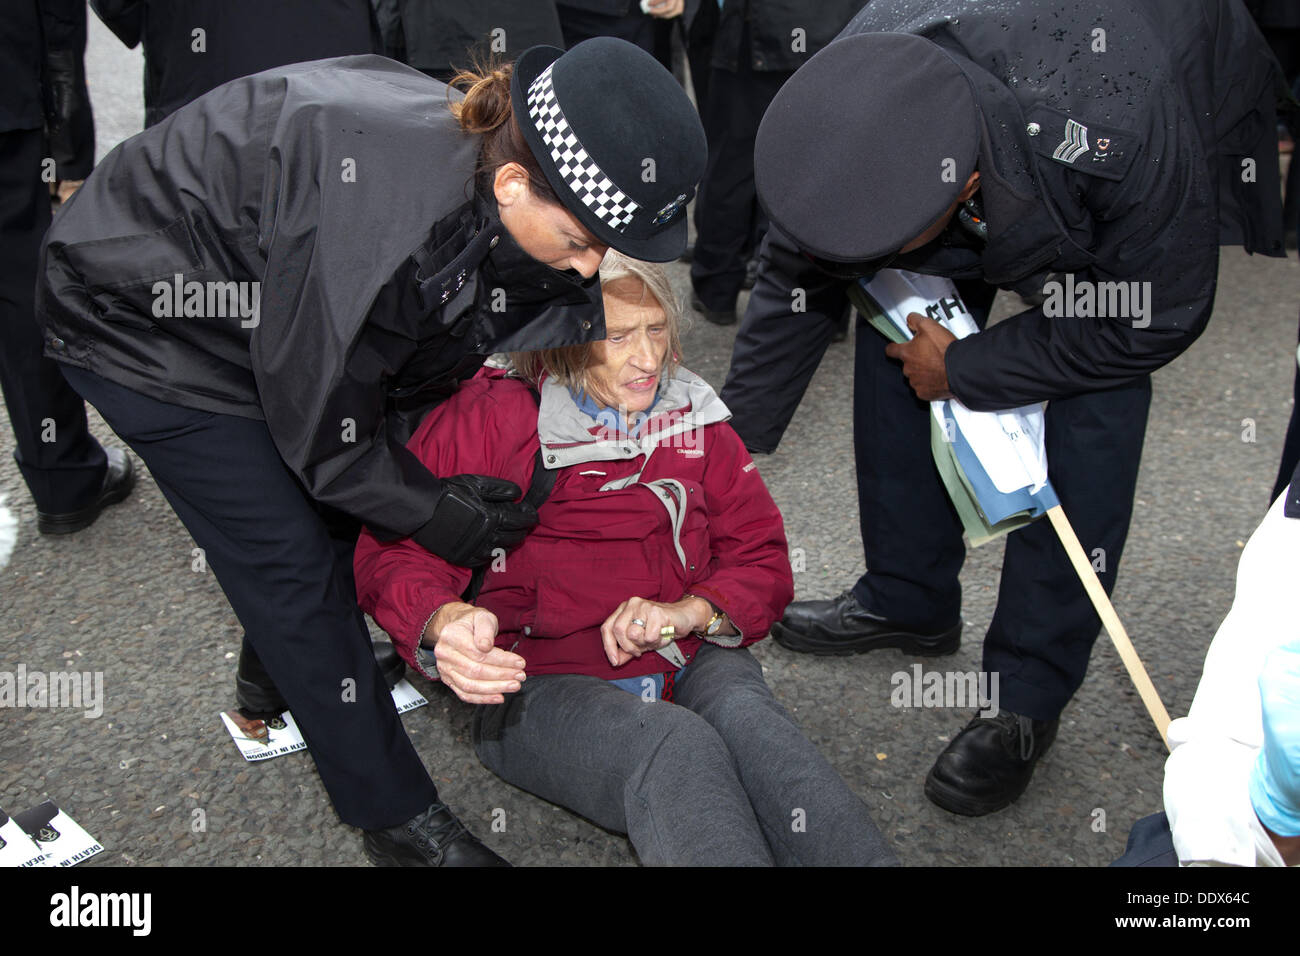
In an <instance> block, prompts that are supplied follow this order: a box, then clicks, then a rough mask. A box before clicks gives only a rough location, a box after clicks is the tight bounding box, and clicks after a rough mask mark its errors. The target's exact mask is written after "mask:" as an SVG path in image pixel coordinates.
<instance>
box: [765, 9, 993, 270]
mask: <svg viewBox="0 0 1300 956" xmlns="http://www.w3.org/2000/svg"><path fill="white" fill-rule="evenodd" d="M980 125H981V119H980V113H979V110H978V108H977V106H976V103H975V98H974V94H973V93H972V91H971V88H970V83H969V82H968V80H967V79H966V76H965V74H964V73H962V71H961V70H960V69H959V68H958V67H957V65H956V64H955V63H954V62H953V60H952V59H951V58H950V57H949V56H948V55H947V54H946V53H944V51H943V50H941V49H940V48H939V47H938V46H937V45H935V44H933V43H931V42H930V41H929V40H926V39H924V38H922V37H917V36H912V35H910V34H905V33H866V34H861V35H858V36H851V37H843V38H842V39H839V40H835V41H834V42H833V43H831V44H830V45H829V46H827V47H826V48H825V49H823V50H822V51H821V52H820V53H818V54H817V55H816V56H814V57H813V58H812V59H811V60H809V61H808V62H807V63H805V64H804V65H803V66H802V67H800V68H799V70H798V71H796V72H795V74H794V75H793V76H792V77H791V78H790V79H789V80H787V81H786V83H785V85H784V86H782V87H781V90H780V92H778V93H777V95H776V97H775V99H773V101H772V105H771V106H769V107H768V110H767V112H766V113H765V114H764V116H763V122H762V124H761V125H760V126H759V129H758V138H757V141H756V143H755V147H754V180H755V185H756V187H757V189H758V198H759V201H760V202H761V203H762V205H763V208H764V210H766V212H767V214H768V217H769V218H770V219H771V220H772V222H773V223H775V224H776V225H777V226H778V227H779V228H780V229H781V231H782V232H784V233H785V234H786V235H788V236H789V237H790V238H791V239H793V240H794V241H795V243H796V244H797V245H798V246H799V247H800V249H802V250H803V251H804V252H807V253H810V254H811V255H814V256H817V257H819V258H822V259H829V260H833V261H835V262H857V261H863V260H870V259H878V258H880V257H882V256H887V255H890V254H892V253H896V252H898V250H899V249H901V248H902V247H903V246H904V245H906V244H907V243H908V242H910V241H911V240H913V239H915V238H916V237H917V236H919V235H920V234H921V233H923V232H925V230H926V229H927V228H929V227H930V226H931V225H933V224H934V222H935V221H936V220H937V219H938V218H939V217H940V216H941V215H942V214H943V213H944V212H946V211H947V209H948V207H949V206H951V205H952V204H953V202H955V201H956V199H957V195H958V193H960V192H961V190H962V187H964V186H965V185H966V180H967V178H968V177H969V176H970V174H971V172H973V171H974V169H975V165H976V153H977V150H978V148H979V129H980Z"/></svg>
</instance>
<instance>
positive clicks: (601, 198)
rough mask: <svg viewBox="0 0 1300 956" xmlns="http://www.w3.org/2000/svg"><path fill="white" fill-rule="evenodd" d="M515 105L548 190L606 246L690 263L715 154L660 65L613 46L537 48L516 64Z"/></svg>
mask: <svg viewBox="0 0 1300 956" xmlns="http://www.w3.org/2000/svg"><path fill="white" fill-rule="evenodd" d="M511 100H512V105H513V108H514V112H515V117H516V120H517V122H518V123H519V128H520V129H521V130H522V131H523V134H524V138H525V139H526V140H527V141H528V145H529V147H530V148H531V149H532V151H533V155H534V156H536V157H537V161H538V162H539V163H540V164H541V167H542V170H543V172H544V173H545V174H546V179H547V181H548V182H549V183H550V184H551V186H552V188H554V189H555V192H556V194H557V195H558V196H559V197H560V201H561V202H563V203H564V206H565V208H566V209H568V210H569V211H570V212H571V213H573V214H574V215H575V216H577V218H578V220H579V221H580V222H581V223H582V224H583V225H584V226H585V227H586V228H587V229H588V230H589V231H590V232H591V233H592V235H594V236H595V237H596V239H597V240H598V241H599V242H601V243H602V244H604V245H608V246H611V247H613V248H614V249H617V250H618V251H619V252H622V253H625V254H626V255H629V256H632V257H633V258H637V259H644V260H646V261H649V262H669V261H671V260H673V259H676V258H677V257H678V256H680V255H681V254H682V252H683V251H684V250H685V249H686V204H687V203H688V202H690V200H691V197H692V196H694V195H695V186H696V184H697V183H698V182H699V181H700V179H701V178H702V177H703V176H704V164H705V160H706V158H707V146H706V144H705V140H704V129H703V127H701V126H700V119H699V115H698V114H697V113H696V111H695V107H694V106H692V105H691V101H690V100H689V99H688V98H687V96H686V92H685V91H684V90H683V89H682V88H681V85H680V84H678V82H677V81H676V80H675V79H673V76H672V74H671V73H669V72H668V71H667V70H665V69H664V68H663V67H662V66H660V65H659V62H658V61H657V60H656V59H655V58H654V57H652V56H651V55H650V54H649V53H646V52H645V51H644V50H642V49H641V48H640V47H637V46H635V45H633V44H631V43H628V42H626V41H625V40H618V39H615V38H613V37H597V38H595V39H592V40H585V41H583V42H582V43H579V44H577V45H576V46H574V47H573V49H571V50H569V51H568V52H567V53H566V52H564V51H563V50H560V49H557V48H556V47H549V46H535V47H532V48H531V49H529V50H526V51H524V53H523V54H522V55H521V56H520V57H519V59H518V60H517V61H516V62H515V69H514V77H513V80H512V88H511Z"/></svg>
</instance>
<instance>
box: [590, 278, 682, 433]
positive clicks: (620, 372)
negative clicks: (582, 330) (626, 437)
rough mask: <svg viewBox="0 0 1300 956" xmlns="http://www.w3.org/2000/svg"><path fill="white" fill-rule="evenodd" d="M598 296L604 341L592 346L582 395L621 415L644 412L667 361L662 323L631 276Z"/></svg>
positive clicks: (660, 315) (657, 310)
mask: <svg viewBox="0 0 1300 956" xmlns="http://www.w3.org/2000/svg"><path fill="white" fill-rule="evenodd" d="M601 292H602V295H603V297H604V300H605V335H606V338H605V339H604V340H602V341H600V342H593V343H592V346H591V357H590V359H589V360H588V362H587V369H586V373H587V391H588V393H589V394H590V395H591V397H592V398H594V399H595V400H596V401H597V402H599V403H600V404H602V405H604V406H605V407H606V408H618V409H621V410H622V411H623V412H624V414H625V415H628V414H631V413H633V412H644V411H645V410H646V409H648V408H649V407H650V404H651V403H652V402H653V401H654V397H655V391H656V389H657V388H658V387H659V375H660V373H661V372H662V371H663V368H664V363H665V362H667V360H668V341H669V337H668V318H667V316H666V315H664V310H663V307H662V306H661V305H660V304H659V302H658V301H657V300H656V299H655V297H654V296H652V295H651V294H650V292H649V290H648V289H646V287H645V284H644V283H643V282H642V281H641V280H640V279H637V278H635V277H628V278H625V279H619V280H618V281H616V282H607V283H605V285H604V286H603V287H602V289H601Z"/></svg>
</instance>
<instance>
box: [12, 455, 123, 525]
mask: <svg viewBox="0 0 1300 956" xmlns="http://www.w3.org/2000/svg"><path fill="white" fill-rule="evenodd" d="M104 454H105V455H106V456H107V457H108V469H107V470H106V471H105V472H104V483H103V484H102V485H101V486H100V489H99V496H98V497H97V498H96V499H95V500H94V501H92V502H91V503H90V504H88V505H86V507H84V508H79V509H77V510H76V511H65V512H63V513H62V514H51V513H48V512H45V511H40V510H38V511H37V512H36V530H37V531H39V532H40V533H41V534H72V533H73V532H74V531H80V530H81V529H82V528H89V527H90V526H91V525H92V524H94V523H95V519H96V518H98V517H99V513H100V512H101V511H103V510H104V509H105V508H107V507H108V506H109V505H115V504H117V503H118V502H119V501H125V500H126V497H127V495H129V494H130V493H131V489H132V488H134V487H135V466H134V465H132V464H131V456H130V455H128V454H127V453H126V452H125V451H123V450H122V449H121V448H105V449H104Z"/></svg>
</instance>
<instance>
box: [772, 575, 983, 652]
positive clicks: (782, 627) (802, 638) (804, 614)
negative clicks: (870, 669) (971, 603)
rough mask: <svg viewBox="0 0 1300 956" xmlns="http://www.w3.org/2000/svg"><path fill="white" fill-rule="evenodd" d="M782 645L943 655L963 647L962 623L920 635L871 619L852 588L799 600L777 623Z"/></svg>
mask: <svg viewBox="0 0 1300 956" xmlns="http://www.w3.org/2000/svg"><path fill="white" fill-rule="evenodd" d="M772 636H773V637H774V638H776V642H777V643H778V644H780V645H781V646H782V647H784V648H786V649H788V650H791V651H798V652H799V653H801V654H823V655H825V654H829V655H836V656H842V655H845V654H864V653H866V652H867V651H874V650H878V649H880V648H882V647H896V648H898V649H899V650H901V651H903V652H904V653H907V654H915V655H917V656H920V657H938V656H939V655H941V654H952V653H954V652H955V651H956V650H957V648H959V647H961V621H958V622H957V624H956V626H955V627H950V628H948V630H946V631H940V632H939V633H937V634H918V633H916V632H915V631H907V630H903V629H902V628H900V627H898V626H897V625H895V624H890V623H889V622H888V621H882V620H880V619H879V618H876V617H872V616H871V615H870V614H868V613H867V612H866V611H864V610H863V609H862V605H860V604H858V601H857V598H855V597H854V596H853V592H852V591H851V590H849V591H845V592H844V593H843V594H841V595H840V596H839V597H837V598H834V599H832V600H830V601H799V602H797V603H795V604H791V605H790V606H789V607H788V608H786V609H785V617H783V618H781V620H780V621H778V622H777V623H776V624H773V625H772Z"/></svg>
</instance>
